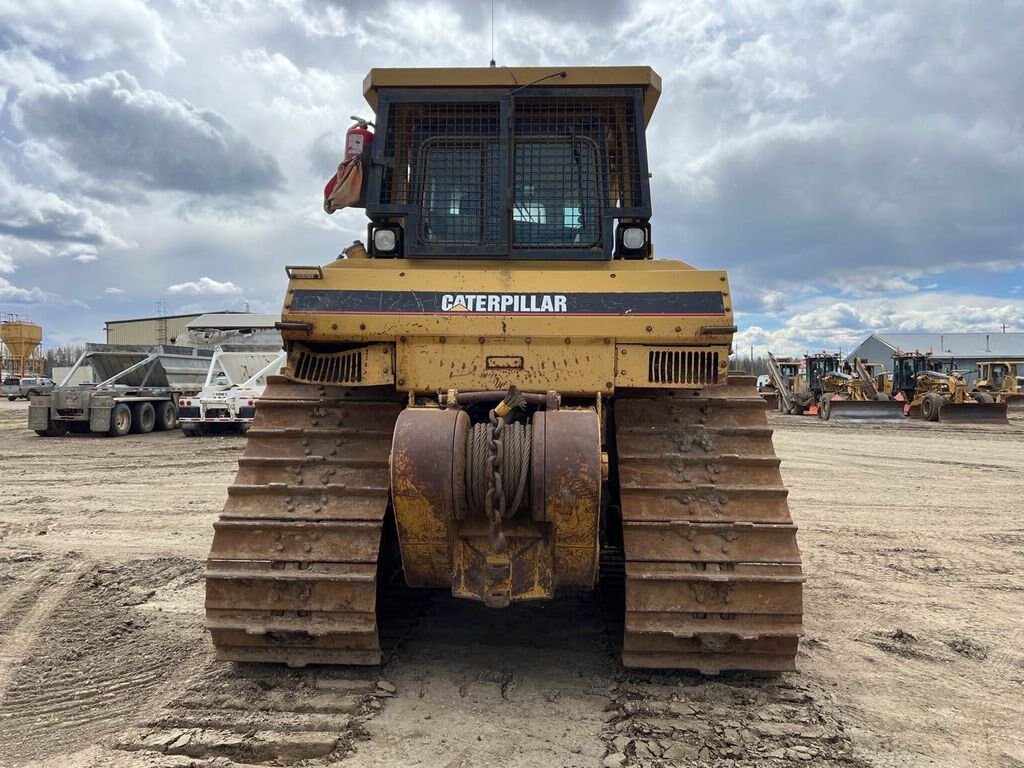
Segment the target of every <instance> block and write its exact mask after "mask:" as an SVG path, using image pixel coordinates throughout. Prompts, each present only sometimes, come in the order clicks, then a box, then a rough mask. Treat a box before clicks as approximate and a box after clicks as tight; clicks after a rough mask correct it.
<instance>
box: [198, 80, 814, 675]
mask: <svg viewBox="0 0 1024 768" xmlns="http://www.w3.org/2000/svg"><path fill="white" fill-rule="evenodd" d="M364 87H365V95H366V98H367V101H368V102H369V104H370V107H371V108H372V109H373V110H374V111H375V113H376V114H375V119H374V121H373V122H375V123H376V136H375V138H374V139H373V142H372V149H370V150H369V151H368V152H367V153H364V156H363V157H362V159H361V160H359V161H358V162H361V163H362V167H363V169H364V173H365V174H366V178H365V179H364V181H365V185H366V188H365V198H364V201H363V202H364V203H365V209H366V214H367V217H368V219H369V223H368V231H367V244H366V246H365V247H364V246H363V245H362V244H361V243H360V244H355V245H354V246H352V247H350V248H349V249H348V251H347V252H346V254H345V258H341V259H338V260H336V261H333V262H332V263H330V264H327V265H326V266H323V267H321V266H289V267H286V272H287V274H288V278H289V283H288V289H287V294H286V298H285V301H284V307H283V311H282V320H281V323H280V327H281V329H282V335H283V337H284V341H285V349H286V351H287V355H288V358H287V365H286V367H285V369H284V372H283V375H282V376H280V377H275V378H272V379H271V380H270V383H269V385H268V387H267V389H266V391H265V392H264V395H263V397H262V398H260V400H259V402H258V404H257V407H256V418H255V421H254V423H253V426H252V428H251V429H250V430H249V432H248V436H247V445H246V449H245V453H244V455H243V457H242V458H241V460H240V462H239V469H238V474H237V476H236V478H235V481H234V484H233V485H232V486H231V487H230V488H229V489H228V499H227V502H226V504H225V507H224V510H223V513H222V514H221V516H220V519H219V520H218V521H217V522H216V524H215V528H214V537H213V544H212V548H211V551H210V555H209V560H208V561H207V568H206V626H207V627H208V629H209V631H210V632H211V634H212V639H213V643H214V645H215V647H216V652H217V657H218V658H219V659H224V660H234V661H264V662H283V663H286V664H289V665H298V666H301V665H304V664H308V663H335V664H378V663H379V662H380V661H381V647H380V642H379V639H378V621H377V594H378V587H379V584H380V581H381V579H382V578H384V577H387V573H386V572H384V573H383V575H382V571H381V568H382V567H383V566H382V565H381V561H382V560H383V558H380V552H381V550H382V547H383V548H384V549H385V550H386V551H394V552H396V553H397V555H398V557H399V559H400V562H401V578H404V581H405V583H406V584H408V585H409V586H411V587H417V588H425V589H426V588H434V589H440V590H445V591H447V592H449V593H450V594H451V595H453V596H454V597H456V598H461V599H466V600H471V601H477V602H478V603H480V604H481V606H482V607H481V610H483V609H484V608H490V609H494V610H499V609H501V608H503V607H505V606H508V605H509V604H510V603H514V602H533V601H546V600H551V599H553V598H555V597H556V595H559V594H563V593H567V592H572V591H577V590H593V589H595V588H596V587H597V586H598V584H599V582H602V581H603V582H604V584H605V587H606V589H607V590H608V592H607V594H608V599H609V601H610V602H609V604H610V605H612V604H615V603H616V602H619V603H620V609H621V611H622V618H623V626H624V629H623V634H622V635H621V640H622V642H621V654H622V661H623V663H624V664H625V665H626V666H627V667H655V668H684V669H695V670H701V671H703V672H706V673H716V672H719V671H720V670H731V669H743V670H756V671H760V672H764V671H769V672H777V671H783V670H791V669H793V668H794V663H795V656H796V652H797V642H798V638H799V637H800V635H801V634H802V620H801V615H802V598H801V595H802V582H803V580H804V577H803V575H802V571H801V562H800V552H799V550H798V548H797V541H796V527H795V526H794V525H793V521H792V518H791V517H790V512H789V507H788V504H787V495H786V489H785V488H784V487H783V484H782V478H781V476H780V473H779V459H778V458H777V457H776V455H775V452H774V450H773V447H772V433H771V429H770V428H769V427H768V423H767V417H766V414H765V402H764V400H763V399H762V398H761V397H760V396H759V395H758V393H757V389H756V386H755V380H754V377H752V376H747V375H737V374H733V373H732V372H730V371H729V370H728V358H729V352H730V346H731V343H732V339H733V334H734V333H735V331H736V328H735V326H734V316H733V306H732V295H731V292H730V289H729V283H728V278H727V276H726V273H725V272H723V271H721V270H700V269H695V268H694V267H692V266H690V265H688V264H684V263H682V262H679V261H672V260H668V259H658V260H655V259H654V258H653V247H652V234H653V233H652V229H651V224H650V219H651V213H652V211H651V198H650V188H649V181H648V179H649V168H648V165H647V151H646V145H645V130H646V126H647V123H648V121H649V120H650V118H651V115H652V113H653V111H654V107H655V103H656V102H657V99H658V96H659V92H660V89H661V80H660V78H659V77H658V75H657V74H655V73H654V72H653V71H652V70H651V69H649V68H647V67H608V68H604V67H597V68H589V67H588V68H571V69H566V70H556V69H552V68H547V67H533V68H530V67H512V68H505V67H502V68H480V69H375V70H372V71H371V72H370V73H369V75H368V77H367V78H366V80H365V83H364ZM364 124H365V123H364ZM340 176H341V173H340V172H339V177H340ZM346 178H348V176H347V175H346ZM339 183H341V182H339ZM325 207H327V208H328V210H330V208H329V207H328V206H326V205H325ZM389 499H390V503H389ZM389 532H393V535H392V534H390V533H389ZM382 538H383V542H382ZM602 563H603V564H604V568H603V569H602ZM543 615H544V614H543V613H540V612H538V613H536V614H535V615H534V618H533V619H532V621H534V622H535V623H536V629H537V633H538V643H543V642H544V639H543V638H544V627H543Z"/></svg>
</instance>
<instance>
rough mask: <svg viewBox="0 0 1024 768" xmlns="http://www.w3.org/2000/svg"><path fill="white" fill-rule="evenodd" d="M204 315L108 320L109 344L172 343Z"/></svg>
mask: <svg viewBox="0 0 1024 768" xmlns="http://www.w3.org/2000/svg"><path fill="white" fill-rule="evenodd" d="M201 315H202V313H201V312H195V313H193V314H190V315H162V316H160V317H139V318H135V319H133V320H108V321H107V322H106V323H104V326H105V330H106V332H107V344H144V345H155V344H170V343H171V340H172V339H173V338H174V337H175V336H177V335H178V334H179V333H184V332H185V330H186V329H187V328H188V324H189V322H191V321H192V320H195V319H196V318H197V317H200V316H201Z"/></svg>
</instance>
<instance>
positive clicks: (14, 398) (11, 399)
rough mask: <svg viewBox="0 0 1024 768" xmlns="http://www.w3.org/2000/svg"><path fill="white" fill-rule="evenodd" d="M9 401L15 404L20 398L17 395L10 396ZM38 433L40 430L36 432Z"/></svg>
mask: <svg viewBox="0 0 1024 768" xmlns="http://www.w3.org/2000/svg"><path fill="white" fill-rule="evenodd" d="M7 399H8V400H10V401H11V402H12V403H13V402H14V401H15V400H17V399H18V396H17V395H8V396H7ZM36 431H37V432H38V431H39V430H36Z"/></svg>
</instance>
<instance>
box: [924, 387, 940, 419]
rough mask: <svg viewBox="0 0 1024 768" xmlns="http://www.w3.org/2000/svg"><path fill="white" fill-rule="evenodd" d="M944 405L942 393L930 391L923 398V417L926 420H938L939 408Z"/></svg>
mask: <svg viewBox="0 0 1024 768" xmlns="http://www.w3.org/2000/svg"><path fill="white" fill-rule="evenodd" d="M941 407H942V395H940V394H938V393H936V392H929V393H928V394H927V395H925V396H924V399H923V400H921V418H922V419H924V420H925V421H938V420H939V408H941Z"/></svg>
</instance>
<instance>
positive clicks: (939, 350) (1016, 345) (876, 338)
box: [846, 333, 1024, 384]
mask: <svg viewBox="0 0 1024 768" xmlns="http://www.w3.org/2000/svg"><path fill="white" fill-rule="evenodd" d="M897 351H899V352H928V353H931V354H932V355H934V356H935V357H939V358H943V359H946V360H949V361H950V362H951V363H952V365H953V367H954V368H956V369H958V370H961V371H967V375H966V376H965V378H966V379H967V382H968V384H970V383H972V382H973V381H974V379H976V378H977V375H978V363H981V362H987V361H999V360H1002V361H1007V362H1011V363H1013V362H1018V361H1019V364H1018V365H1017V373H1018V374H1021V372H1022V371H1024V333H873V334H871V335H870V336H868V337H867V338H866V339H865V340H864V341H862V342H861V343H860V345H859V346H857V348H856V349H854V350H853V351H852V352H851V353H850V354H849V355H848V356H847V358H846V359H847V360H849V361H851V362H852V361H853V358H855V357H859V358H860V359H861V360H863V361H865V362H869V363H878V364H880V365H882V366H883V367H884V368H885V369H886V370H891V369H892V356H893V354H894V353H895V352H897Z"/></svg>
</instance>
